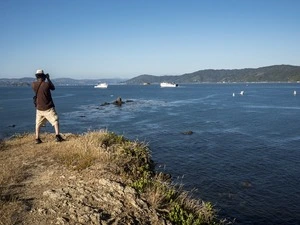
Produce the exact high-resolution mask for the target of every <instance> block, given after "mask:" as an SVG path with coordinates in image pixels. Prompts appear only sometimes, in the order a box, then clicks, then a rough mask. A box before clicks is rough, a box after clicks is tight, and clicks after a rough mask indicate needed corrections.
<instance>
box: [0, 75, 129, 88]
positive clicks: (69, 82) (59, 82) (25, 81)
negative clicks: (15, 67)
mask: <svg viewBox="0 0 300 225" xmlns="http://www.w3.org/2000/svg"><path fill="white" fill-rule="evenodd" d="M35 80H36V79H35V77H24V78H2V79H1V78H0V86H2V87H3V86H31V83H32V82H33V81H35ZM51 80H52V81H53V83H54V85H56V86H84V85H87V86H88V85H96V84H98V83H100V82H106V83H108V84H119V83H122V82H124V81H125V79H79V80H78V79H71V78H56V79H51Z"/></svg>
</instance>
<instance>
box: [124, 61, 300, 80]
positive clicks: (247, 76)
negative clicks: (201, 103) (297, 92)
mask: <svg viewBox="0 0 300 225" xmlns="http://www.w3.org/2000/svg"><path fill="white" fill-rule="evenodd" d="M164 81H165V82H175V83H178V84H180V83H205V82H207V83H208V82H211V83H217V82H221V83H223V82H231V83H233V82H297V81H300V66H291V65H274V66H267V67H260V68H256V69H251V68H246V69H233V70H228V69H221V70H213V69H210V70H199V71H196V72H193V73H186V74H182V75H178V76H173V75H166V76H153V75H147V74H145V75H140V76H138V77H135V78H132V79H130V80H127V81H126V84H142V83H160V82H164Z"/></svg>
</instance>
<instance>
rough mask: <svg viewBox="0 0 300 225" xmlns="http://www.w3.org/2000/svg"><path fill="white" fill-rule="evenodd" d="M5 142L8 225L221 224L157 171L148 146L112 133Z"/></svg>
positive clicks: (0, 218)
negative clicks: (55, 139)
mask: <svg viewBox="0 0 300 225" xmlns="http://www.w3.org/2000/svg"><path fill="white" fill-rule="evenodd" d="M41 138H42V140H43V141H44V142H43V143H42V144H39V145H36V144H34V134H24V135H19V136H15V137H14V138H12V139H10V140H6V141H2V142H0V165H1V174H0V196H1V199H0V224H3V225H4V224H5V225H6V224H187V225H188V224H219V223H221V222H220V221H219V220H217V218H216V215H215V211H214V209H213V207H212V206H211V204H210V203H206V202H202V201H200V200H194V199H192V198H191V197H190V196H189V194H188V193H187V192H184V191H183V190H181V189H180V188H178V187H177V186H176V185H172V184H171V181H170V180H169V178H168V176H166V175H165V174H162V173H156V172H155V171H154V165H153V162H152V160H151V157H150V152H149V149H148V147H147V145H145V144H144V143H140V142H135V141H129V140H126V139H125V138H124V137H122V136H118V135H115V134H113V133H110V132H106V131H103V132H89V133H86V134H84V135H74V134H64V138H65V139H66V141H64V142H61V143H56V142H55V141H54V136H53V135H52V134H48V133H44V134H42V136H41Z"/></svg>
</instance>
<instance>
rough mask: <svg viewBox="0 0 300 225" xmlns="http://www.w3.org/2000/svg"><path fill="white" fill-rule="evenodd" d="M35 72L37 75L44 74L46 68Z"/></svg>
mask: <svg viewBox="0 0 300 225" xmlns="http://www.w3.org/2000/svg"><path fill="white" fill-rule="evenodd" d="M35 74H36V75H37V74H39V75H42V74H44V70H37V71H36V73H35Z"/></svg>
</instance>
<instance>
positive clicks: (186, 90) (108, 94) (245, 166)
mask: <svg viewBox="0 0 300 225" xmlns="http://www.w3.org/2000/svg"><path fill="white" fill-rule="evenodd" d="M56 88H57V89H56V90H55V91H54V92H53V98H54V101H55V104H56V108H57V111H58V113H59V115H60V121H61V132H62V133H66V132H73V133H83V132H86V131H89V130H92V131H93V130H99V129H108V130H109V131H113V132H115V133H117V134H120V135H124V136H125V137H127V138H129V139H133V140H139V141H146V142H147V143H149V146H150V148H151V151H152V157H153V159H154V161H155V162H156V163H157V168H158V169H160V170H163V171H165V172H166V173H170V174H171V175H172V176H173V178H174V180H175V181H176V182H179V183H182V184H184V187H185V188H186V189H187V190H192V189H196V190H195V191H194V195H195V196H196V197H198V198H201V199H203V200H205V201H210V202H212V203H213V204H214V205H215V207H216V208H218V209H219V210H220V212H219V214H220V215H221V216H226V217H229V218H236V224H264V225H266V224H277V225H295V224H300V176H299V174H300V163H299V161H300V147H299V146H300V84H199V85H180V86H179V87H177V88H160V87H159V86H158V85H149V86H127V85H110V86H109V87H108V88H107V89H95V88H93V87H87V86H83V87H56ZM242 90H243V91H245V94H244V95H243V96H241V95H240V94H239V93H240V91H242ZM294 90H296V91H298V95H296V96H294V95H293V91H294ZM233 93H235V96H233ZM32 96H33V92H32V90H31V88H30V87H13V88H12V87H9V88H7V87H5V88H3V87H2V88H0V118H1V122H0V129H1V130H0V138H6V137H10V136H11V135H13V134H15V133H23V132H34V121H35V109H34V107H33V103H32ZM117 97H121V98H122V99H123V101H126V100H132V101H133V102H127V103H125V104H124V105H123V106H122V107H117V106H114V105H107V106H101V104H103V103H104V102H113V101H114V100H116V98H117ZM44 131H51V132H53V129H52V127H51V126H50V125H49V124H48V125H47V126H46V128H44ZM185 131H193V134H192V135H184V134H182V132H185ZM33 141H34V140H33Z"/></svg>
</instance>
